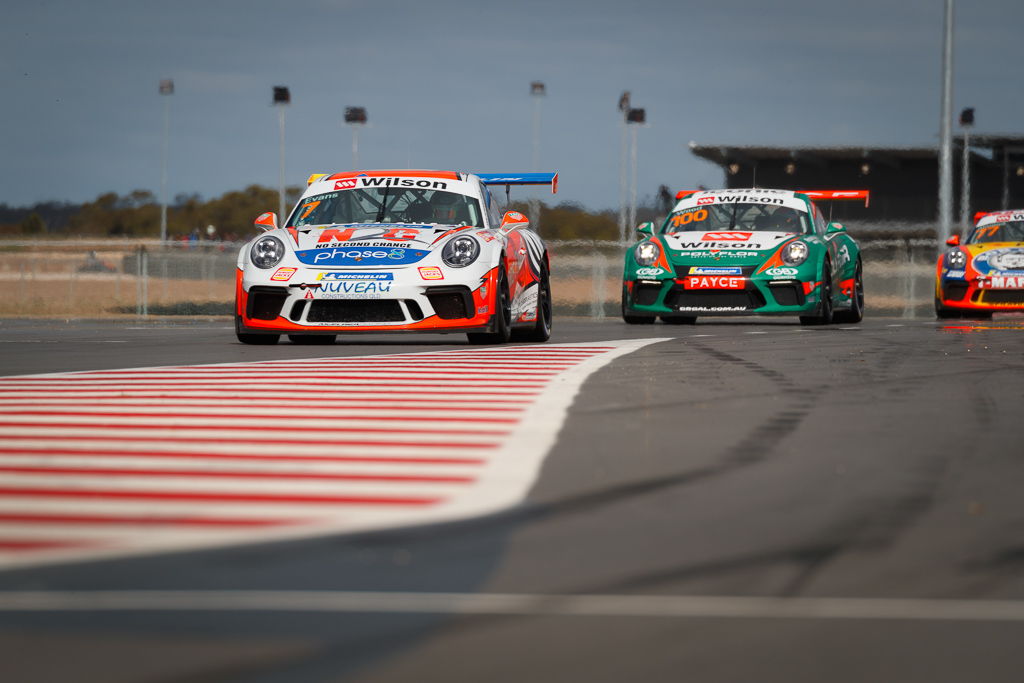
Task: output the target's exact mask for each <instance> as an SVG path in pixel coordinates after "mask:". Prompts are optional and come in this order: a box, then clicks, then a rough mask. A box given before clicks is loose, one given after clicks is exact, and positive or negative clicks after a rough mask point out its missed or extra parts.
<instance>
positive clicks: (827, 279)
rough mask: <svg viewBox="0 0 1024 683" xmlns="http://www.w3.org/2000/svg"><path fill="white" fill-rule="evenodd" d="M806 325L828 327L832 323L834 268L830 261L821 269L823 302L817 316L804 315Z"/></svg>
mask: <svg viewBox="0 0 1024 683" xmlns="http://www.w3.org/2000/svg"><path fill="white" fill-rule="evenodd" d="M800 322H801V323H802V324H804V325H828V324H829V323H831V322H832V266H831V264H830V263H829V262H828V261H825V265H824V266H822V269H821V302H820V303H819V304H818V314H817V315H802V316H800Z"/></svg>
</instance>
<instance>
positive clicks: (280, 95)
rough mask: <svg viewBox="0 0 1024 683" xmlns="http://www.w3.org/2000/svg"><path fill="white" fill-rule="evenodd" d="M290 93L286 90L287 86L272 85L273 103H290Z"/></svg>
mask: <svg viewBox="0 0 1024 683" xmlns="http://www.w3.org/2000/svg"><path fill="white" fill-rule="evenodd" d="M291 103H292V94H291V92H290V91H289V90H288V87H287V86H284V85H275V86H274V104H281V105H284V104H291Z"/></svg>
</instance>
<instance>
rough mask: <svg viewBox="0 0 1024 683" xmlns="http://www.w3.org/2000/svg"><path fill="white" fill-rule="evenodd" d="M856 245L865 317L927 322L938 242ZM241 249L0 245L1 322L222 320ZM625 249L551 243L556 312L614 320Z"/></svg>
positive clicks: (97, 243)
mask: <svg viewBox="0 0 1024 683" xmlns="http://www.w3.org/2000/svg"><path fill="white" fill-rule="evenodd" d="M858 241H859V243H860V245H861V249H862V253H863V261H864V286H865V291H866V300H867V309H868V313H869V314H876V315H878V314H884V315H896V316H904V317H915V316H920V315H928V314H930V313H931V310H932V298H933V295H932V292H933V288H934V277H935V258H936V254H937V243H936V241H935V240H934V239H928V238H910V237H908V238H886V239H877V238H876V239H872V238H859V239H858ZM241 246H242V245H241V244H239V243H230V242H212V241H200V242H167V243H160V242H159V241H155V240H148V241H147V240H94V241H86V240H73V241H72V240H68V241H51V240H40V241H7V242H0V282H2V283H3V287H4V291H5V293H6V296H4V297H2V298H0V317H50V318H54V317H74V318H106V317H126V316H127V317H138V318H145V317H150V316H169V315H178V316H181V315H185V316H202V315H230V314H231V312H232V301H233V298H234V278H235V262H236V257H237V253H238V249H239V248H240V247H241ZM627 248H628V247H624V246H622V245H620V244H619V243H618V242H611V241H594V240H571V241H549V242H548V249H549V254H550V258H551V278H552V282H551V290H552V297H553V299H554V307H555V313H556V314H558V315H572V316H583V317H591V318H604V317H617V316H618V315H619V300H620V296H621V291H622V261H623V254H624V253H625V250H626V249H627Z"/></svg>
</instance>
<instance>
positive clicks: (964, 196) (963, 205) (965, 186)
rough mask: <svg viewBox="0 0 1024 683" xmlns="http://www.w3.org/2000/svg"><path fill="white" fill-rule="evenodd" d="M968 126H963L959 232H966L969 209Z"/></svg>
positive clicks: (969, 163)
mask: <svg viewBox="0 0 1024 683" xmlns="http://www.w3.org/2000/svg"><path fill="white" fill-rule="evenodd" d="M969 128H970V126H967V125H965V126H964V168H963V172H962V174H961V177H960V181H961V182H960V233H961V234H963V235H966V234H967V229H968V228H969V227H970V224H969V223H968V221H970V216H971V214H970V209H971V143H970V131H969Z"/></svg>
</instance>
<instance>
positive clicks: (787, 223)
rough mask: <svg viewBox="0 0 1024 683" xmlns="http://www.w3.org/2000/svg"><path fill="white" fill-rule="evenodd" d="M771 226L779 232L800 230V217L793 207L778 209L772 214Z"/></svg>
mask: <svg viewBox="0 0 1024 683" xmlns="http://www.w3.org/2000/svg"><path fill="white" fill-rule="evenodd" d="M771 226H772V227H773V228H774V229H775V230H778V231H779V232H800V217H799V216H797V215H796V211H794V210H793V209H789V208H785V207H783V208H780V209H776V211H775V213H773V214H772V218H771Z"/></svg>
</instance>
